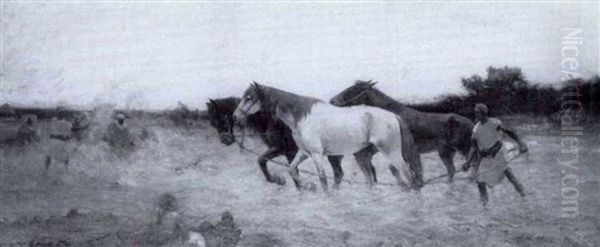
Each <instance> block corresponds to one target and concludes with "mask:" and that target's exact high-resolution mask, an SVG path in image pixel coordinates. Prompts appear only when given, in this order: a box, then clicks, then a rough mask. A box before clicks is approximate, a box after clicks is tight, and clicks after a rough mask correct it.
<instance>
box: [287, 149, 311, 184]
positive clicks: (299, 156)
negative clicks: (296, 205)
mask: <svg viewBox="0 0 600 247" xmlns="http://www.w3.org/2000/svg"><path fill="white" fill-rule="evenodd" d="M307 158H308V155H306V154H304V153H303V152H298V153H296V157H294V160H293V161H292V163H291V164H290V168H289V172H290V176H292V178H293V179H294V184H295V185H296V189H298V190H300V189H301V188H302V184H301V183H300V173H299V172H298V165H300V163H302V161H304V160H306V159H307Z"/></svg>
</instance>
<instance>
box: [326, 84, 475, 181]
mask: <svg viewBox="0 0 600 247" xmlns="http://www.w3.org/2000/svg"><path fill="white" fill-rule="evenodd" d="M375 84H376V82H371V81H356V83H355V84H354V85H352V86H350V87H349V88H347V89H345V90H344V91H342V92H341V93H339V94H338V95H336V96H335V97H333V98H332V99H331V100H330V101H329V103H331V104H332V105H335V106H354V105H368V106H375V107H379V108H383V109H386V110H388V111H391V112H394V113H396V114H398V115H399V116H400V117H402V119H404V120H405V121H406V123H407V124H408V126H409V129H410V132H411V134H412V136H413V138H414V140H415V142H416V143H417V146H418V149H419V152H420V153H428V152H432V151H437V152H438V153H439V156H440V158H441V159H442V161H443V163H444V165H445V166H446V169H447V170H448V174H449V176H448V181H450V182H452V179H453V175H454V173H455V172H456V169H455V168H454V161H453V159H454V155H455V154H456V151H458V152H460V153H461V154H462V155H463V156H466V155H467V154H468V153H469V148H470V145H471V134H472V131H473V122H472V121H471V120H469V119H468V118H466V117H463V116H461V115H458V114H453V113H429V112H421V111H417V110H415V109H412V108H410V107H407V106H405V105H403V104H401V103H400V102H398V101H395V100H394V99H392V98H391V97H389V96H387V95H386V94H384V93H382V92H381V91H379V90H377V88H375V87H373V86H374V85H375Z"/></svg>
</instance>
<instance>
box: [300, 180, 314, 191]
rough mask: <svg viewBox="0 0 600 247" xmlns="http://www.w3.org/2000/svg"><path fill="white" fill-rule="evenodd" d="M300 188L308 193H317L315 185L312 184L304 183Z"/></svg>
mask: <svg viewBox="0 0 600 247" xmlns="http://www.w3.org/2000/svg"><path fill="white" fill-rule="evenodd" d="M302 188H303V189H304V190H308V191H310V192H317V185H316V184H315V183H313V182H308V183H304V184H303V185H302Z"/></svg>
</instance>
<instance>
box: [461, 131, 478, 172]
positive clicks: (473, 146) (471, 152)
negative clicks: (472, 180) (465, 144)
mask: <svg viewBox="0 0 600 247" xmlns="http://www.w3.org/2000/svg"><path fill="white" fill-rule="evenodd" d="M477 150H479V146H478V145H477V142H476V141H475V140H474V139H472V140H471V149H469V154H467V162H465V164H463V166H462V169H463V171H467V170H469V168H470V167H471V163H472V162H473V161H475V160H476V159H477V156H478V154H477Z"/></svg>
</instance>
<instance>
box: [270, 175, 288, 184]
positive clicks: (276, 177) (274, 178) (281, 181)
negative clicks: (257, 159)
mask: <svg viewBox="0 0 600 247" xmlns="http://www.w3.org/2000/svg"><path fill="white" fill-rule="evenodd" d="M271 182H272V183H274V184H278V185H281V186H283V185H285V178H283V177H281V176H279V175H273V176H272V178H271Z"/></svg>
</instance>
